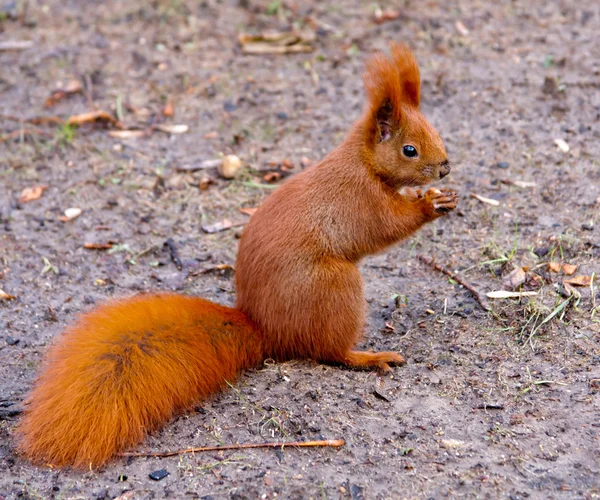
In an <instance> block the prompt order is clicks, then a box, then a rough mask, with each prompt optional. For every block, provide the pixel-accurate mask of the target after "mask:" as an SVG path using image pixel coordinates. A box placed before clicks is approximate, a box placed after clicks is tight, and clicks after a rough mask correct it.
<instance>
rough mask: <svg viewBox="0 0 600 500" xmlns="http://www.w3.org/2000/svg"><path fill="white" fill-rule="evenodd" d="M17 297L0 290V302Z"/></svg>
mask: <svg viewBox="0 0 600 500" xmlns="http://www.w3.org/2000/svg"><path fill="white" fill-rule="evenodd" d="M16 298H17V297H15V296H14V295H10V294H9V293H6V292H5V291H4V290H2V288H0V299H1V300H14V299H16Z"/></svg>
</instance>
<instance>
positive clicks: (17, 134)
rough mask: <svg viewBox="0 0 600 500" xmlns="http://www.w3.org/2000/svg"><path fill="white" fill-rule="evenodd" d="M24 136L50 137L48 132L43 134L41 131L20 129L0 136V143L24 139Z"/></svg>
mask: <svg viewBox="0 0 600 500" xmlns="http://www.w3.org/2000/svg"><path fill="white" fill-rule="evenodd" d="M26 135H29V136H34V135H43V136H46V137H50V134H49V133H48V132H44V131H43V130H35V129H33V128H20V129H18V130H13V131H12V132H9V133H8V134H6V135H3V136H0V142H6V141H10V140H12V139H17V138H22V139H24V138H25V136H26Z"/></svg>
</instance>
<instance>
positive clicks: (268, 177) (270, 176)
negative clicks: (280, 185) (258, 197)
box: [263, 172, 281, 182]
mask: <svg viewBox="0 0 600 500" xmlns="http://www.w3.org/2000/svg"><path fill="white" fill-rule="evenodd" d="M263 179H264V180H265V182H277V181H278V180H279V179H281V174H280V173H279V172H269V173H267V174H265V175H263Z"/></svg>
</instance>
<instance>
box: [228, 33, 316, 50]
mask: <svg viewBox="0 0 600 500" xmlns="http://www.w3.org/2000/svg"><path fill="white" fill-rule="evenodd" d="M314 39H315V34H314V32H311V31H303V32H298V31H285V32H272V33H262V34H259V35H248V34H245V33H241V34H240V35H239V36H238V40H239V42H240V44H241V45H242V51H243V52H244V53H246V54H294V53H298V52H312V50H313V48H312V45H310V42H312V41H314Z"/></svg>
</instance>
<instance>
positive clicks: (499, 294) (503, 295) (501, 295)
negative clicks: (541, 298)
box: [486, 290, 537, 299]
mask: <svg viewBox="0 0 600 500" xmlns="http://www.w3.org/2000/svg"><path fill="white" fill-rule="evenodd" d="M535 295H537V292H509V291H506V290H497V291H495V292H488V293H486V296H487V297H489V298H490V299H511V298H516V297H534V296H535Z"/></svg>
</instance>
